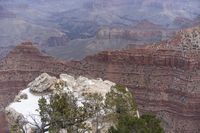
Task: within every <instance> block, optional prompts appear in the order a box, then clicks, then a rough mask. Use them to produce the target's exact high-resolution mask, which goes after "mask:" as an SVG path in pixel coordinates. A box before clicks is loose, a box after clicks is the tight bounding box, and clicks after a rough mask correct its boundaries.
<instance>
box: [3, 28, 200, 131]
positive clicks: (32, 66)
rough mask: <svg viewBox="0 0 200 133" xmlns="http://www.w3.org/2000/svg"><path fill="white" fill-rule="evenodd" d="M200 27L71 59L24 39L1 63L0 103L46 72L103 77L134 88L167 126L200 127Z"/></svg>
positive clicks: (140, 104)
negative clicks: (53, 54)
mask: <svg viewBox="0 0 200 133" xmlns="http://www.w3.org/2000/svg"><path fill="white" fill-rule="evenodd" d="M199 31H200V27H199V26H197V27H194V28H192V29H187V30H184V31H181V32H180V33H179V34H178V35H177V36H176V37H175V38H174V39H172V40H169V41H163V42H161V43H159V44H155V45H151V46H146V47H143V48H130V49H128V50H120V51H119V50H118V51H105V52H101V53H99V54H96V55H94V56H88V57H87V58H85V59H84V60H82V61H71V62H64V61H59V60H56V59H54V58H52V57H48V56H46V55H43V54H41V53H40V52H39V51H38V50H37V49H36V48H35V47H34V46H33V45H32V44H30V43H26V44H22V45H19V46H18V47H16V48H15V49H14V50H13V51H11V53H10V54H9V55H8V56H7V57H6V58H4V59H3V61H2V62H1V63H0V80H1V82H0V96H1V99H0V103H1V105H2V104H3V105H4V106H5V105H6V104H7V103H9V102H10V101H11V100H12V99H13V98H14V96H15V95H16V94H17V92H18V91H19V90H20V89H22V88H24V87H25V86H26V85H27V84H28V83H29V82H30V81H32V80H33V79H34V78H35V77H37V76H39V74H40V73H42V72H47V73H49V74H51V75H52V76H58V75H59V74H60V73H67V74H72V75H75V76H80V75H84V76H86V77H91V78H99V77H100V78H102V79H104V80H105V79H108V80H110V81H112V82H115V83H120V84H124V85H126V86H127V87H128V88H129V89H131V91H133V93H134V95H135V98H136V101H137V104H138V107H139V109H140V111H141V112H147V111H148V112H149V111H150V112H154V113H156V114H157V115H158V116H159V117H161V118H162V121H163V124H164V126H165V129H166V131H171V132H175V133H183V132H184V133H198V132H199V131H200V128H199V127H200V115H199V114H200V106H199V102H200V97H199V93H200V91H199V86H200V78H199V77H200V74H199V73H200V52H199V44H200V43H199V40H200V39H199V37H200V34H199ZM80 82H81V81H80ZM5 101H6V102H5Z"/></svg>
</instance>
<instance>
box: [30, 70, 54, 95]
mask: <svg viewBox="0 0 200 133" xmlns="http://www.w3.org/2000/svg"><path fill="white" fill-rule="evenodd" d="M56 80H57V79H56V77H51V76H49V75H48V74H47V73H43V74H41V75H40V76H39V77H37V78H36V79H35V80H34V81H32V82H31V83H29V84H28V88H30V90H31V91H32V92H35V93H42V92H46V91H51V90H52V88H53V87H52V86H53V85H54V84H55V82H56Z"/></svg>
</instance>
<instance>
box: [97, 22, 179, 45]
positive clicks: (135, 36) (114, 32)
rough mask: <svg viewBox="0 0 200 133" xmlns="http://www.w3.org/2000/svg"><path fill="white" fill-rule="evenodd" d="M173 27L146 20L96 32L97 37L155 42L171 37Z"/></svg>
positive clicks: (173, 30)
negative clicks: (169, 27) (132, 24)
mask: <svg viewBox="0 0 200 133" xmlns="http://www.w3.org/2000/svg"><path fill="white" fill-rule="evenodd" d="M175 31H176V30H175V29H167V28H165V27H164V26H161V25H156V24H153V23H151V22H149V21H147V20H144V21H141V22H139V23H138V24H136V25H135V26H129V27H105V28H102V29H100V30H99V31H98V32H97V38H98V39H119V38H120V39H126V40H131V41H133V42H134V43H155V42H159V41H161V40H166V39H168V38H170V37H172V36H173V35H174V33H175Z"/></svg>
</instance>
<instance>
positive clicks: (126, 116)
mask: <svg viewBox="0 0 200 133" xmlns="http://www.w3.org/2000/svg"><path fill="white" fill-rule="evenodd" d="M57 88H58V93H56V94H53V95H51V96H50V99H48V101H47V99H45V98H44V97H42V98H41V99H40V100H39V103H38V105H39V109H38V111H39V114H40V119H41V123H40V124H39V125H38V124H37V125H36V127H37V132H38V133H45V132H47V131H48V132H50V133H58V132H59V131H61V130H65V131H67V132H68V133H85V132H87V131H92V132H94V133H100V132H101V133H102V131H103V130H104V127H105V125H107V124H109V127H110V128H109V127H108V128H106V129H107V132H108V133H164V131H163V128H162V127H161V125H160V121H159V120H158V119H157V118H156V117H155V116H154V115H149V114H147V115H142V116H141V117H140V116H139V115H138V114H137V106H136V104H135V100H134V97H133V95H132V93H131V92H130V91H129V90H128V89H127V88H125V87H124V86H121V85H116V86H113V87H112V88H111V90H110V92H108V93H107V94H106V96H105V97H103V96H102V95H101V94H97V93H85V94H83V96H84V98H85V99H84V100H83V101H81V104H82V106H80V105H79V106H78V105H77V103H78V102H79V101H78V99H77V98H76V97H75V96H74V95H73V94H72V93H71V92H67V93H63V92H62V85H57ZM83 105H84V106H83ZM89 119H90V120H91V119H92V125H93V126H92V128H91V125H88V123H87V120H89ZM90 124H91V123H90ZM104 131H105V130H104Z"/></svg>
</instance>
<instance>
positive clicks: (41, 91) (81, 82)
mask: <svg viewBox="0 0 200 133" xmlns="http://www.w3.org/2000/svg"><path fill="white" fill-rule="evenodd" d="M52 79H53V80H52ZM57 83H58V84H59V83H60V84H59V85H61V83H62V86H60V87H59V89H58V88H55V89H54V90H49V91H48V92H47V90H48V89H49V85H50V84H51V85H52V86H56V85H58V84H57ZM35 85H39V86H38V87H37V90H35V87H36V86H35ZM114 85H115V83H113V82H110V81H103V80H102V79H88V78H86V77H82V76H80V77H78V78H74V77H72V76H70V75H67V74H61V75H60V78H59V79H57V78H55V77H51V76H50V75H48V74H47V73H43V74H41V75H40V76H39V77H37V78H36V79H35V80H34V81H32V82H31V83H30V84H29V85H28V88H27V89H25V90H23V91H21V92H20V93H19V94H18V95H17V96H16V98H17V99H18V101H14V102H12V103H11V104H10V105H9V106H8V107H6V109H5V112H6V116H7V119H8V122H9V126H12V125H16V124H17V125H19V126H20V127H24V128H25V127H26V128H25V129H24V130H27V129H30V131H27V133H33V132H32V131H34V130H35V132H36V129H35V126H34V125H35V124H37V126H40V123H41V120H40V116H39V112H38V111H36V110H38V109H39V107H38V100H39V99H40V98H41V97H46V99H47V100H49V99H48V97H49V96H50V95H53V94H55V93H57V94H61V93H68V92H70V94H72V95H74V97H75V98H77V105H78V106H84V104H83V102H85V94H94V93H98V94H100V95H102V96H103V97H105V95H106V93H108V92H109V91H110V89H111V87H113V86H114ZM127 90H128V89H127ZM33 91H34V92H33ZM35 92H36V93H35ZM22 95H26V96H27V98H26V99H24V98H23V97H21V96H22ZM20 97H21V98H20ZM101 111H103V110H101ZM93 119H94V118H90V119H87V120H86V122H87V124H88V126H91V129H95V124H94V122H93ZM35 122H37V123H35ZM109 125H110V123H108V122H104V124H102V125H101V124H100V125H99V126H100V127H101V126H102V127H101V128H102V130H105V131H106V130H107V129H108V128H109V127H110V126H109ZM91 133H92V131H91ZM101 133H104V132H101Z"/></svg>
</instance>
